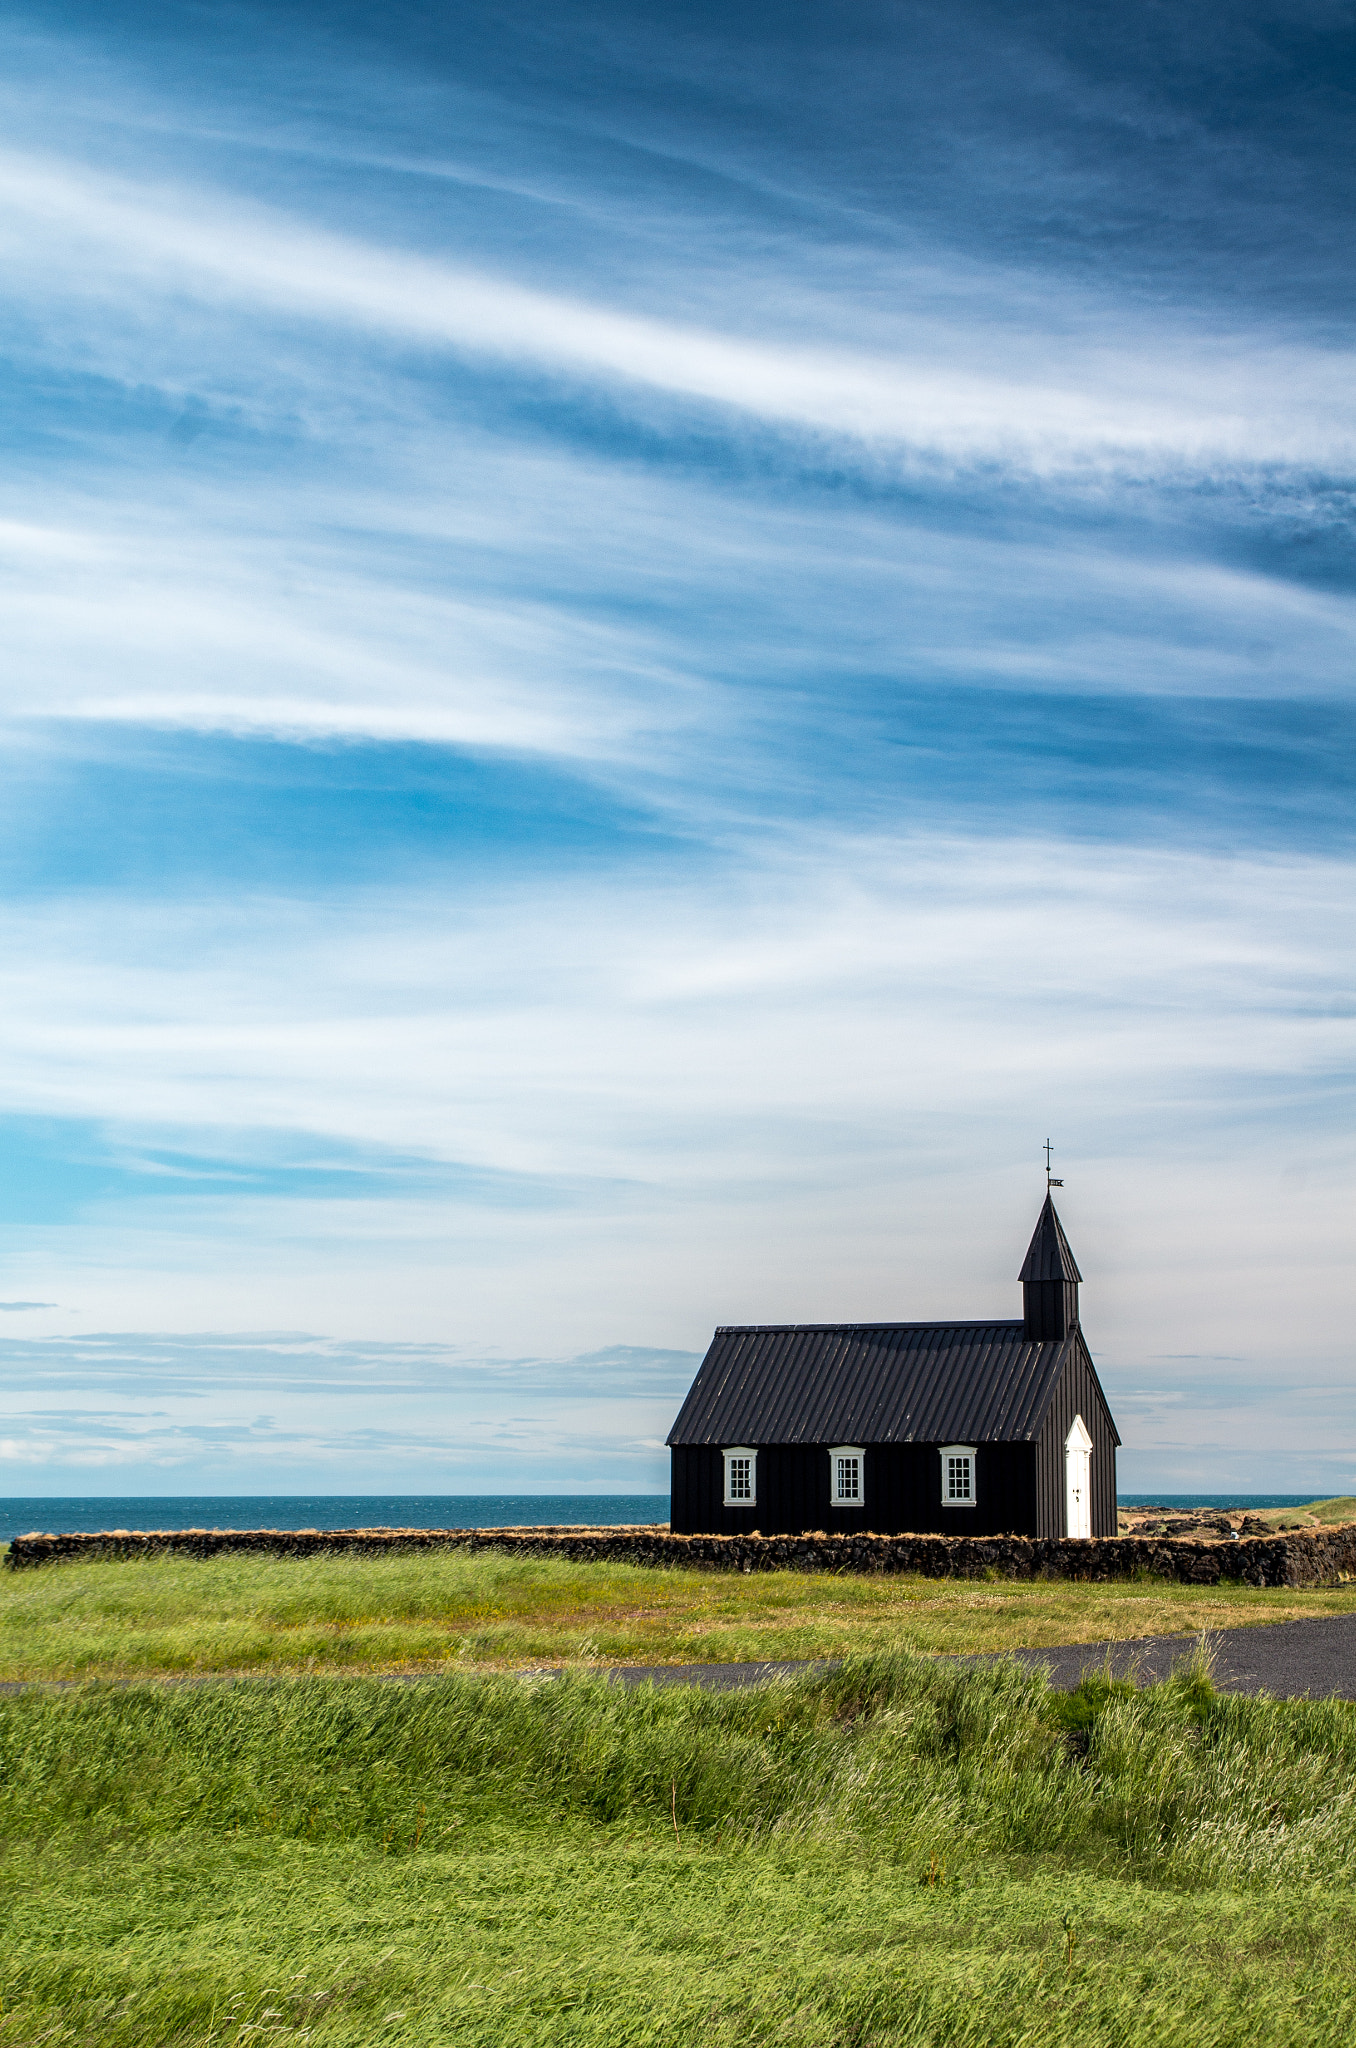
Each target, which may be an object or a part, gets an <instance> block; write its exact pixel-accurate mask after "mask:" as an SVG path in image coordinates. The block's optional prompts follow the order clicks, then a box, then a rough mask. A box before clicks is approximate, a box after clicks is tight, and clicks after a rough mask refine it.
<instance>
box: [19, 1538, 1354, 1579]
mask: <svg viewBox="0 0 1356 2048" xmlns="http://www.w3.org/2000/svg"><path fill="white" fill-rule="evenodd" d="M421 1550H423V1551H431V1550H473V1551H474V1550H497V1551H506V1552H508V1553H510V1554H512V1555H516V1556H521V1557H567V1558H571V1559H574V1560H576V1561H578V1562H580V1563H589V1564H593V1563H616V1564H633V1565H635V1564H638V1565H650V1566H659V1567H663V1566H672V1565H689V1566H694V1567H697V1568H699V1569H701V1570H703V1571H726V1572H771V1571H805V1572H809V1571H822V1572H854V1573H866V1572H872V1573H879V1572H913V1573H918V1574H921V1575H922V1576H923V1577H924V1578H929V1579H948V1578H957V1579H973V1578H987V1577H997V1578H1005V1579H1128V1578H1134V1577H1143V1576H1148V1577H1151V1578H1160V1579H1176V1580H1179V1581H1181V1582H1182V1583H1184V1584H1186V1585H1193V1586H1210V1585H1215V1584H1217V1583H1218V1582H1219V1581H1221V1580H1233V1581H1241V1582H1242V1583H1243V1584H1244V1585H1248V1586H1331V1585H1335V1584H1337V1583H1338V1582H1339V1581H1340V1580H1342V1579H1345V1578H1348V1577H1356V1524H1353V1525H1349V1526H1347V1527H1344V1528H1339V1529H1322V1530H1313V1531H1306V1532H1305V1533H1304V1534H1302V1535H1285V1536H1253V1537H1244V1538H1243V1539H1242V1540H1241V1541H1239V1542H1236V1543H1235V1542H1215V1543H1211V1542H1202V1541H1195V1540H1193V1541H1184V1540H1181V1539H1173V1538H1165V1537H1151V1536H1110V1537H1094V1538H1091V1539H1087V1540H1082V1541H1079V1540H1076V1539H1074V1538H1069V1537H1066V1538H1055V1537H1051V1538H1036V1537H1030V1536H871V1535H862V1536H822V1535H808V1536H673V1535H671V1534H670V1533H669V1531H668V1529H667V1527H665V1526H662V1525H661V1526H658V1527H653V1528H605V1529H580V1528H554V1529H551V1528H547V1529H162V1530H139V1529H137V1530H132V1529H109V1530H103V1531H101V1532H100V1533H99V1534H97V1535H70V1536H44V1535H31V1536H18V1537H16V1538H15V1539H14V1541H13V1542H12V1543H11V1544H10V1547H9V1552H8V1554H7V1556H6V1558H5V1563H6V1564H7V1565H8V1566H9V1568H10V1569H11V1571H21V1570H25V1569H28V1568H30V1567H32V1566H35V1565H43V1564H55V1563H59V1562H60V1561H62V1560H64V1559H75V1558H137V1557H161V1556H177V1557H219V1556H221V1555H222V1554H223V1553H225V1552H237V1551H260V1552H264V1553H266V1554H267V1555H269V1556H272V1557H325V1556H333V1555H335V1554H337V1553H338V1552H341V1551H355V1552H357V1553H358V1554H359V1555H365V1556H381V1555H384V1554H386V1553H387V1552H391V1551H421Z"/></svg>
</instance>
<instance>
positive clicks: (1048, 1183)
mask: <svg viewBox="0 0 1356 2048" xmlns="http://www.w3.org/2000/svg"><path fill="white" fill-rule="evenodd" d="M1054 1156H1055V1148H1054V1146H1053V1145H1052V1144H1051V1143H1050V1140H1049V1139H1048V1138H1047V1139H1046V1141H1045V1189H1046V1193H1047V1194H1048V1193H1049V1191H1050V1189H1051V1188H1062V1187H1063V1185H1064V1183H1063V1181H1062V1180H1058V1179H1056V1177H1055V1175H1054V1174H1053V1173H1051V1171H1050V1161H1051V1160H1052V1159H1053V1158H1054Z"/></svg>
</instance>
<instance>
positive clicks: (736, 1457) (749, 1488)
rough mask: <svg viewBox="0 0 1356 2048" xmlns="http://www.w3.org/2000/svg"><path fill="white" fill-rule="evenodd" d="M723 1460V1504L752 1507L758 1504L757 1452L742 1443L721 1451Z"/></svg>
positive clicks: (729, 1506) (728, 1506)
mask: <svg viewBox="0 0 1356 2048" xmlns="http://www.w3.org/2000/svg"><path fill="white" fill-rule="evenodd" d="M721 1456H722V1457H723V1458H724V1460H725V1505H726V1507H727V1508H752V1507H756V1506H757V1505H758V1453H757V1451H751V1450H749V1449H748V1447H747V1446H746V1445H744V1444H736V1445H734V1446H733V1448H732V1449H730V1450H728V1451H722V1453H721Z"/></svg>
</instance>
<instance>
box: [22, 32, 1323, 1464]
mask: <svg viewBox="0 0 1356 2048" xmlns="http://www.w3.org/2000/svg"><path fill="white" fill-rule="evenodd" d="M1354 48H1356V41H1354V37H1353V12H1352V9H1351V7H1350V6H1349V5H1347V4H1343V5H1340V6H1339V5H1328V4H1315V5H1305V4H1302V0H1301V4H1295V0H1287V4H1286V5H1285V6H1284V7H1281V6H1279V5H1261V4H1256V5H1250V4H1247V0H1244V4H1239V5H1230V6H1228V7H1224V6H1223V5H1219V4H1214V5H1192V4H1185V5H1182V4H1178V5H1174V6H1172V7H1166V6H1159V7H1153V6H1149V7H1143V8H1139V9H1136V10H1133V11H1132V12H1129V13H1127V12H1125V11H1124V10H1121V11H1119V12H1118V11H1115V10H1104V9H1103V10H1089V9H1087V8H1085V7H1074V6H1071V5H1070V6H1062V5H1049V6H1041V5H1032V6H1026V7H1020V8H1013V7H1011V6H1009V5H1004V6H998V5H996V4H995V5H992V6H989V5H983V4H961V5H956V6H952V7H949V8H947V9H944V10H942V9H937V8H935V7H924V6H921V5H920V6H910V5H885V4H877V5H852V4H849V5H843V6H839V7H836V8H834V9H826V8H823V7H786V8H781V9H777V10H774V11H771V12H770V11H769V10H767V9H766V8H759V9H751V8H741V7H739V6H737V5H736V6H731V5H729V4H725V5H722V6H721V7H720V8H718V9H717V8H714V7H712V8H702V7H693V6H690V5H688V6H684V7H682V8H672V7H665V6H662V5H659V6H650V7H647V8H644V9H640V8H636V7H634V6H621V5H618V6H611V7H609V6H588V5H584V6H579V7H576V8H572V9H569V10H566V11H564V12H562V11H561V10H559V9H548V8H545V7H542V6H540V5H527V4H524V5H501V6H496V7H493V8H490V7H484V6H479V5H476V4H470V5H464V6H461V7H458V8H457V9H455V10H446V9H434V8H429V7H423V6H415V5H405V6H402V5H399V4H397V5H394V6H385V7H382V8H375V7H372V6H363V5H347V6H346V5H336V4H329V5H327V6H325V7H323V8H321V7H318V6H309V5H303V4H299V0H292V4H289V0H274V4H272V5H270V7H269V8H267V9H258V10H255V9H251V8H248V7H240V8H236V7H230V6H203V7H184V8H178V9H165V8H163V7H149V6H146V7H143V6H138V5H135V4H125V0H103V4H101V5H100V6H98V7H97V8H96V7H93V6H81V5H65V6H43V5H37V6H29V7H24V6H22V5H20V7H18V8H17V9H15V10H11V11H10V12H9V14H8V15H7V17H6V22H5V25H4V27H3V29H0V58H2V59H3V63H2V65H0V74H2V82H0V96H2V98H3V113H4V124H3V133H4V136H5V141H4V144H3V147H2V148H0V261H2V262H3V265H4V272H5V279H6V285H5V291H4V294H3V302H2V303H0V347H2V348H3V353H4V375H3V378H0V434H2V435H3V438H4V457H5V459H4V464H3V470H2V471H0V479H2V481H0V588H2V592H3V607H4V618H5V630H4V644H5V653H4V660H3V663H2V664H0V720H3V728H4V743H5V763H6V776H5V802H4V805H3V807H2V808H0V884H2V893H0V914H2V915H3V919H4V927H5V929H4V944H3V948H0V975H2V976H3V1000H0V1034H2V1035H3V1043H2V1050H3V1057H2V1058H0V1220H2V1221H3V1226H4V1228H3V1237H0V1246H2V1247H3V1251H2V1254H0V1256H2V1259H3V1270H0V1295H3V1297H4V1299H3V1300H0V1369H3V1373H4V1384H5V1388H6V1401H5V1412H4V1419H3V1424H0V1478H2V1480H3V1484H4V1486H5V1488H6V1490H8V1491H11V1492H15V1493H24V1494H41V1493H52V1494H57V1493H65V1492H90V1493H101V1494H106V1493H119V1492H128V1493H132V1492H138V1493H140V1492H166V1493H174V1492H196V1491H207V1490H214V1491H221V1492H249V1491H257V1492H278V1491H286V1490H289V1489H301V1488H305V1489H308V1490H324V1489H330V1490H334V1491H345V1490H358V1491H361V1490H372V1491H384V1490H392V1489H395V1490H407V1491H421V1492H427V1491H447V1492H458V1491H464V1492H477V1493H481V1492H489V1491H496V1490H501V1489H504V1490H509V1489H511V1490H515V1491H524V1490H530V1489H532V1488H542V1489H547V1490H554V1489H568V1490H580V1491H591V1490H630V1489H633V1488H635V1489H645V1488H656V1489H659V1488H662V1487H663V1486H664V1485H665V1483H666V1458H665V1456H664V1454H663V1452H662V1450H661V1448H660V1446H661V1444H662V1439H663V1436H664V1433H665V1430H666V1428H667V1426H668V1423H669V1421H670V1420H671V1417H672V1413H673V1411H674V1408H675V1407H676V1404H677V1400H678V1398H679V1397H680V1395H681V1392H682V1390H683V1387H684V1385H685V1384H686V1380H687V1378H688V1376H689V1374H690V1371H691V1369H692V1365H693V1362H694V1359H695V1357H696V1355H698V1354H699V1353H700V1351H701V1350H702V1348H703V1347H704V1345H705V1342H706V1340H707V1338H708V1336H709V1334H710V1330H711V1328H712V1326H713V1325H714V1324H715V1323H717V1322H732V1321H739V1320H762V1321H771V1320H781V1319H793V1318H794V1319H804V1320H816V1319H817V1320H829V1319H835V1318H839V1317H844V1318H846V1317H853V1318H856V1317H861V1318H871V1317H884V1316H903V1317H919V1318H921V1317H927V1316H933V1315H959V1316H964V1315H990V1314H999V1315H1001V1314H1012V1313H1015V1312H1016V1309H1017V1304H1018V1294H1017V1288H1016V1280H1015V1276H1016V1271H1017V1267H1018V1264H1019V1263H1020V1259H1021V1255H1022V1253H1023V1251H1024V1249H1025V1244H1026V1240H1027V1237H1028V1235H1029V1233H1030V1229H1031V1225H1032V1222H1033V1220H1034V1216H1035V1212H1036V1209H1037V1207H1038V1204H1039V1200H1040V1196H1041V1191H1042V1186H1043V1183H1042V1179H1041V1157H1040V1146H1041V1143H1042V1141H1043V1140H1044V1139H1045V1138H1046V1136H1047V1135H1049V1136H1050V1137H1051V1138H1052V1139H1053V1141H1054V1143H1055V1146H1056V1148H1057V1153H1058V1164H1059V1166H1060V1167H1062V1169H1063V1171H1064V1175H1065V1179H1066V1189H1065V1192H1064V1195H1063V1197H1062V1198H1061V1199H1062V1213H1063V1214H1064V1217H1065V1221H1066V1225H1067V1227H1068V1230H1069V1233H1070V1236H1071V1238H1072V1239H1073V1242H1074V1244H1075V1248H1076V1250H1077V1252H1078V1254H1079V1258H1080V1261H1081V1263H1082V1265H1083V1269H1084V1272H1085V1275H1086V1286H1085V1290H1084V1308H1085V1319H1086V1326H1087V1329H1088V1332H1089V1336H1090V1338H1091V1340H1092V1343H1093V1348H1094V1352H1095V1354H1096V1356H1097V1357H1098V1360H1099V1363H1100V1364H1101V1366H1102V1369H1103V1376H1104V1379H1105V1381H1106V1383H1107V1386H1108V1389H1109V1391H1110V1393H1111V1395H1112V1399H1113V1405H1114V1406H1115V1409H1116V1412H1117V1414H1118V1417H1119V1419H1120V1421H1121V1426H1122V1433H1123V1435H1124V1436H1125V1439H1126V1450H1125V1452H1124V1453H1123V1456H1122V1464H1121V1471H1122V1480H1123V1484H1125V1485H1130V1486H1134V1485H1140V1484H1144V1485H1156V1486H1161V1487H1165V1488H1166V1487H1177V1488H1190V1487H1196V1486H1200V1487H1202V1488H1209V1489H1211V1490H1223V1489H1226V1488H1245V1489H1246V1488H1253V1489H1257V1490H1263V1489H1266V1490H1270V1489H1273V1488H1274V1489H1276V1490H1283V1491H1290V1490H1302V1489H1305V1488H1307V1487H1310V1486H1313V1487H1314V1488H1315V1489H1316V1490H1321V1491H1324V1492H1327V1491H1337V1490H1350V1489H1352V1488H1353V1487H1356V1418H1353V1415H1352V1403H1351V1388H1352V1354H1351V1340H1350V1328H1351V1319H1352V1307H1353V1303H1352V1299H1351V1283H1350V1237H1351V1228H1350V1226H1351V1194H1350V1189H1351V1175H1352V1165H1353V1157H1352V1154H1353V1145H1352V1119H1351V1114H1350V1103H1351V1073H1352V1063H1353V1062H1352V1047H1353V1041H1352V1018H1353V1011H1354V1009H1356V1003H1354V1001H1353V993H1352V989H1353V975H1352V964H1353V963H1352V951H1353V947H1352V917H1351V906H1352V855H1353V847H1352V839H1353V822H1352V821H1353V816H1354V815H1356V813H1354V812H1353V803H1352V797H1353V783H1354V782H1356V749H1354V748H1353V709H1352V654H1353V648H1354V647H1356V605H1354V604H1353V593H1354V591H1356V572H1354V571H1353V562H1352V549H1351V543H1352V529H1353V511H1354V506H1356V498H1354V496H1353V491H1354V486H1356V397H1354V396H1353V394H1354V393H1356V379H1353V368H1354V367H1356V365H1354V364H1353V359H1352V349H1351V341H1350V335H1351V316H1352V311H1353V304H1352V301H1353V298H1354V297H1356V272H1353V268H1352V264H1351V260H1350V251H1351V246H1352V228H1353V214H1354V213H1356V191H1354V190H1353V187H1354V185H1356V164H1354V163H1353V158H1352V153H1351V150H1350V134H1351V125H1352V118H1353V112H1356V105H1354V104H1353V102H1354V100H1356V62H1354V61H1353V50H1354Z"/></svg>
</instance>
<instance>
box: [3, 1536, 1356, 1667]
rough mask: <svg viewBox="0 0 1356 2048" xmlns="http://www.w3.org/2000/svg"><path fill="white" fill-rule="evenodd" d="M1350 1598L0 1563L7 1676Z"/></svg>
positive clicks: (758, 1650) (1088, 1622)
mask: <svg viewBox="0 0 1356 2048" xmlns="http://www.w3.org/2000/svg"><path fill="white" fill-rule="evenodd" d="M1352 1607H1356V1586H1353V1587H1334V1588H1332V1589H1329V1590H1319V1591H1299V1592H1296V1591H1288V1590H1285V1589H1268V1590H1256V1589H1248V1588H1244V1587H1237V1586H1220V1587H1211V1588H1192V1587H1187V1586H1177V1585H1168V1584H1166V1583H1163V1582H1155V1581H1146V1582H1144V1583H1131V1582H1126V1583H1120V1584H1109V1585H1105V1586H1089V1585H1075V1584H1072V1583H1069V1582H1061V1581H1053V1582H1038V1583H1031V1582H1029V1583H1025V1584H1023V1583H1021V1582H1016V1581H1011V1580H993V1581H974V1580H941V1579H911V1578H854V1577H850V1576H847V1575H835V1574H829V1573H811V1572H769V1573H756V1574H752V1575H750V1576H749V1577H743V1576H741V1575H739V1574H732V1573H728V1572H698V1571H689V1570H673V1571H651V1570H644V1569H641V1568H639V1567H634V1566H628V1565H611V1564H595V1565H577V1564H571V1563H568V1562H566V1561H565V1560H562V1559H557V1558H514V1557H511V1556H507V1555H504V1554H500V1553H495V1552H485V1551H482V1552H480V1553H478V1554H475V1555H472V1554H469V1553H464V1552H459V1551H447V1552H442V1553H438V1552H434V1553H431V1554H425V1555H422V1556H421V1555H412V1556H405V1557H401V1556H394V1557H356V1556H338V1557H328V1558H313V1559H293V1558H275V1557H267V1556H262V1555H237V1556H228V1557H218V1558H212V1559H208V1560H204V1561H202V1562H198V1561H195V1560H193V1559H189V1558H151V1559H145V1560H138V1561H132V1562H127V1563H113V1562H91V1563H78V1562H77V1563H70V1564H59V1565H47V1566H43V1567H42V1568H40V1569H38V1570H35V1571H23V1572H8V1571H7V1572H3V1573H0V1678H7V1679H16V1678H90V1677H107V1678H114V1677H137V1676H143V1675H150V1674H152V1673H156V1672H232V1671H239V1672H256V1673H258V1672H264V1673H277V1674H283V1673H298V1672H307V1671H319V1672H355V1673H356V1672H363V1671H448V1670H458V1669H463V1670H464V1669H467V1668H472V1669H476V1668H496V1667H499V1668H502V1667H511V1666H524V1665H539V1664H552V1665H554V1664H578V1663H585V1664H587V1663H589V1662H595V1661H604V1662H615V1663H724V1662H733V1661H742V1660H746V1659H761V1658H794V1657H836V1656H843V1655H848V1654H860V1653H863V1652H870V1651H894V1650H899V1649H913V1650H921V1651H937V1650H957V1651H964V1650H1007V1649H1013V1648H1020V1647H1024V1646H1030V1647H1035V1648H1039V1647H1041V1646H1042V1645H1046V1644H1053V1643H1070V1642H1098V1641H1101V1640H1103V1639H1104V1638H1117V1639H1125V1638H1129V1637H1133V1636H1143V1635H1155V1634H1173V1633H1195V1632H1197V1631H1199V1630H1202V1629H1213V1628H1224V1627H1237V1626H1240V1625H1243V1624H1246V1623H1249V1622H1266V1621H1280V1620H1286V1619H1289V1618H1292V1617H1295V1616H1299V1615H1309V1614H1330V1613H1342V1612H1347V1611H1349V1610H1350V1609H1351V1608H1352Z"/></svg>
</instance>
